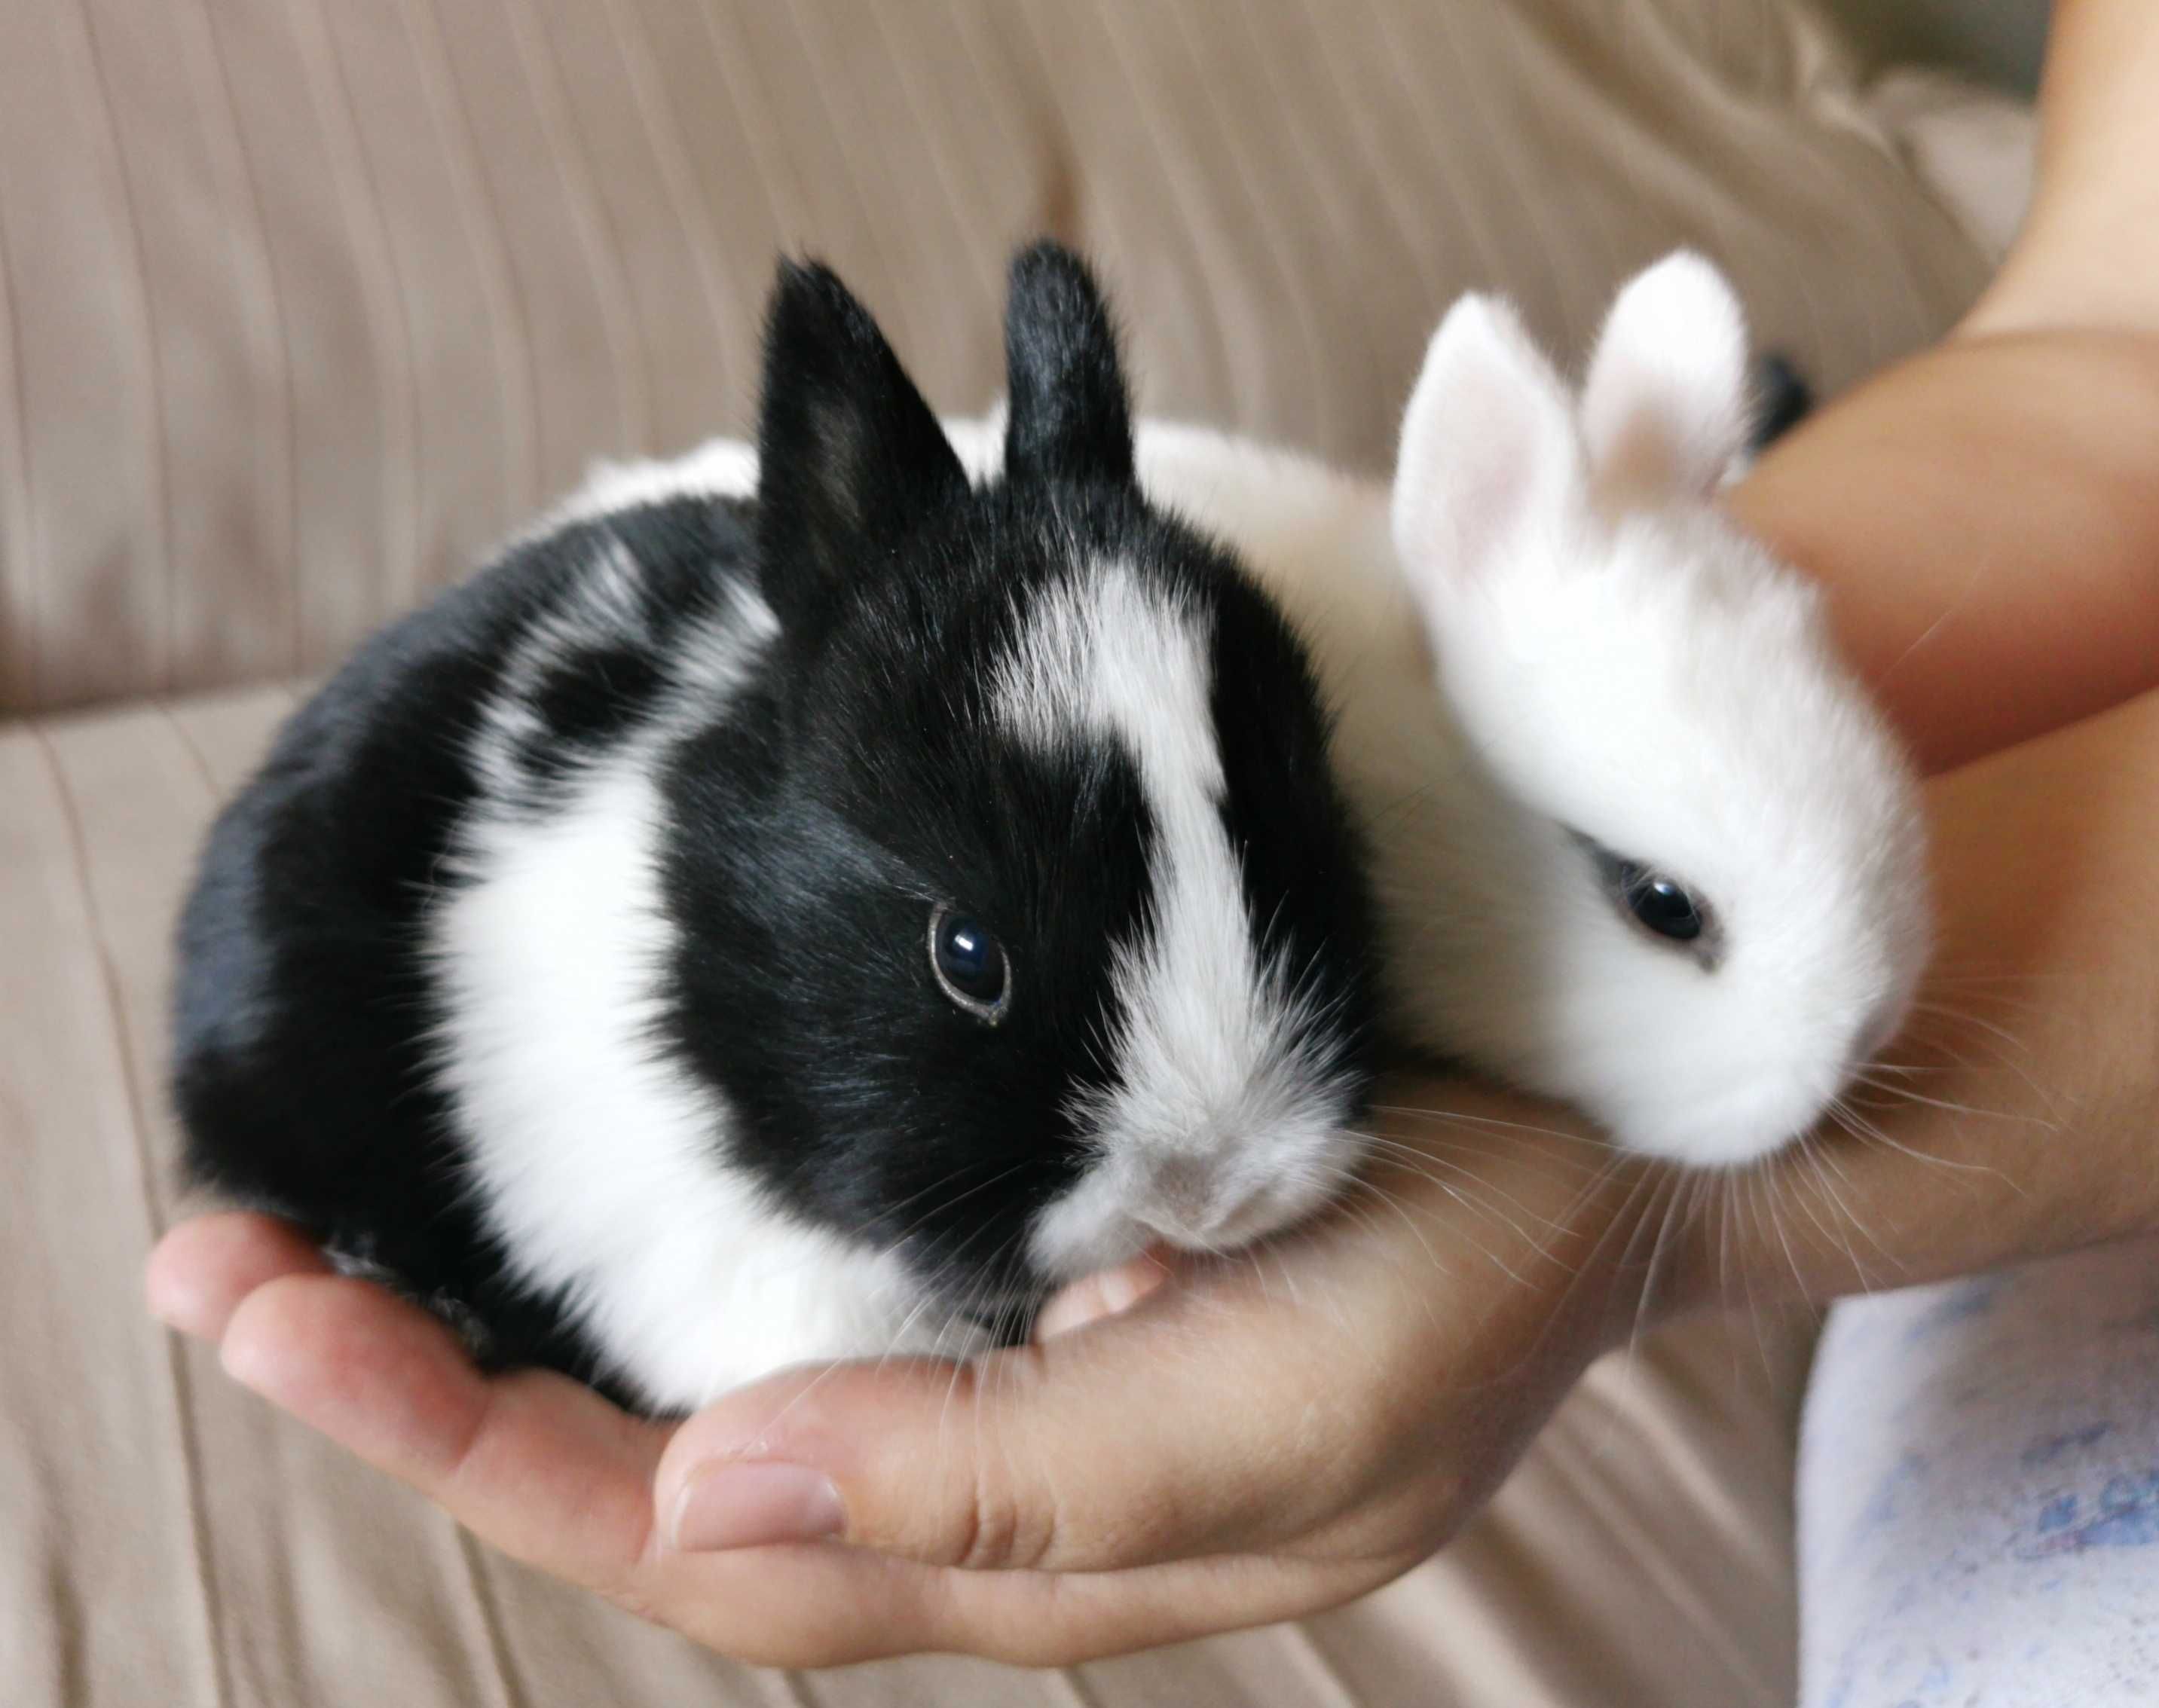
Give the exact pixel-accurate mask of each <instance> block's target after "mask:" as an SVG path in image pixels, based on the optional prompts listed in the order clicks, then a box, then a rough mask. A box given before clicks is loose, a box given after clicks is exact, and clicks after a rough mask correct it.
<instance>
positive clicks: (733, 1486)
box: [673, 1460, 847, 1554]
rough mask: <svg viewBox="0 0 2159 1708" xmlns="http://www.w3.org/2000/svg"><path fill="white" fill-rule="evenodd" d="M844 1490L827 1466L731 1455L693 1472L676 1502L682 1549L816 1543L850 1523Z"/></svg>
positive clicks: (677, 1537)
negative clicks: (815, 1467) (816, 1467)
mask: <svg viewBox="0 0 2159 1708" xmlns="http://www.w3.org/2000/svg"><path fill="white" fill-rule="evenodd" d="M846 1528H847V1513H846V1511H845V1510H844V1509H842V1508H841V1505H840V1491H839V1490H838V1489H837V1488H834V1487H833V1486H832V1479H831V1478H829V1477H827V1476H826V1475H825V1473H823V1472H821V1471H812V1470H810V1469H809V1468H808V1467H805V1466H801V1465H779V1464H774V1463H772V1462H769V1461H765V1460H728V1461H723V1462H720V1463H718V1464H715V1465H709V1466H706V1467H703V1468H702V1469H699V1470H696V1471H693V1472H691V1473H690V1480H689V1481H688V1482H687V1483H685V1484H684V1485H683V1488H682V1493H681V1495H680V1496H679V1497H677V1498H676V1502H675V1524H674V1531H673V1534H674V1545H675V1550H676V1552H677V1553H681V1554H710V1553H717V1552H718V1551H719V1550H722V1549H725V1548H761V1547H764V1546H765V1545H768V1544H769V1543H774V1542H816V1541H821V1540H823V1539H824V1538H826V1537H827V1536H836V1535H839V1534H840V1532H841V1530H843V1529H846Z"/></svg>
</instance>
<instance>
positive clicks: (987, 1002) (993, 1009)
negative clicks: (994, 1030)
mask: <svg viewBox="0 0 2159 1708" xmlns="http://www.w3.org/2000/svg"><path fill="white" fill-rule="evenodd" d="M929 967H930V970H931V971H933V972H934V973H935V974H936V975H937V982H938V985H939V986H940V988H942V989H943V991H944V992H945V995H946V996H950V998H951V999H952V1000H953V1001H954V1002H956V1003H957V1004H959V1006H960V1007H962V1008H964V1009H966V1011H967V1012H969V1013H970V1014H971V1015H973V1016H974V1017H976V1019H977V1020H981V1021H986V1022H988V1023H989V1024H990V1025H991V1026H995V1025H996V1024H997V1022H999V1021H1000V1020H1002V1019H1003V1018H1004V1017H1005V1009H1006V1007H1007V1005H1008V1004H1009V1003H1010V1002H1011V1001H1012V970H1011V967H1010V965H1008V964H1007V961H1006V960H1005V951H1004V947H1003V945H1001V944H1000V943H999V942H998V941H997V939H996V938H995V937H993V936H991V934H990V932H989V930H988V929H987V928H986V927H985V926H984V925H983V924H982V922H981V920H979V919H976V918H975V917H974V916H973V915H972V914H963V913H961V912H960V910H959V909H958V908H955V907H953V906H951V905H950V903H944V902H940V903H938V904H937V906H936V907H935V908H932V909H931V910H930V914H929Z"/></svg>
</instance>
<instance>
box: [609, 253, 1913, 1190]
mask: <svg viewBox="0 0 2159 1708" xmlns="http://www.w3.org/2000/svg"><path fill="white" fill-rule="evenodd" d="M1747 366H1748V363H1747V339H1746V332H1745V327H1744V323H1743V320H1742V314H1741V310H1740V307H1739V303H1738V302H1737V298H1736V297H1735V296H1734V295H1733V293H1732V289H1731V287H1730V286H1729V285H1728V284H1727V282H1725V281H1724V279H1723V277H1722V275H1720V274H1719V273H1718V272H1716V270H1715V269H1714V268H1712V267H1711V266H1710V265H1709V264H1708V263H1707V262H1706V261H1702V260H1701V259H1699V258H1698V257H1696V256H1691V255H1687V254H1684V253H1682V254H1679V255H1675V256H1671V257H1669V258H1668V259H1666V260H1665V261H1662V262H1660V263H1659V265H1657V266H1656V267H1652V268H1650V269H1649V270H1648V271H1647V272H1644V273H1643V274H1642V275H1640V276H1639V277H1637V278H1636V279H1635V280H1634V281H1633V282H1631V283H1630V284H1629V285H1628V287H1627V288H1626V289H1625V290H1624V291H1623V292H1621V294H1620V296H1619V297H1618V300H1617V301H1616V303H1614V305H1613V309H1612V311H1611V313H1610V316H1609V318H1608V321H1607V323H1606V325H1605V328H1604V330H1603V333H1602V336H1601V338H1600V339H1599V340H1598V343H1597V348H1596V350H1595V352H1594V354H1593V356H1592V360H1591V362H1590V364H1589V368H1588V372H1587V379H1586V380H1585V382H1584V384H1583V386H1582V390H1581V392H1580V395H1579V396H1577V395H1576V394H1575V393H1574V392H1573V391H1571V390H1570V389H1569V388H1568V386H1566V382H1565V381H1564V380H1562V379H1561V376H1560V375H1559V374H1558V373H1557V372H1556V370H1554V369H1553V367H1552V365H1551V363H1550V362H1549V361H1547V360H1546V359H1545V357H1544V355H1542V354H1541V353H1540V351H1539V350H1538V349H1536V348H1535V345H1534V344H1532V342H1531V341H1530V338H1529V336H1528V334H1527V333H1526V332H1525V330H1524V329H1523V327H1522V325H1521V323H1520V321H1519V319H1518V318H1516V317H1515V315H1514V313H1513V312H1512V311H1511V310H1510V309H1509V308H1508V307H1507V306H1506V305H1505V304H1504V303H1502V302H1499V301H1497V300H1495V299H1494V298H1489V297H1484V296H1471V297H1468V298H1464V299H1463V301H1462V302H1461V303H1458V304H1457V306H1456V307H1455V308H1454V309H1453V310H1452V312H1451V313H1449V314H1448V315H1447V318H1446V319H1445V320H1444V321H1443V323H1442V324H1441V326H1440V328H1439V329H1438V331H1437V333H1436V334H1434V336H1433V338H1432V344H1431V347H1430V349H1429V350H1428V351H1427V353H1426V360H1425V365H1424V368H1423V370H1422V373H1421V375H1420V377H1419V379H1418V381H1417V384H1416V389H1415V391H1414V393H1413V395H1412V396H1411V401H1410V403H1409V406H1408V409H1407V411H1406V416H1405V418H1404V422H1403V427H1402V435H1401V450H1400V454H1399V458H1398V463H1397V467H1396V471H1395V482H1394V485H1393V487H1392V489H1391V491H1390V489H1388V488H1386V487H1385V486H1382V485H1380V484H1376V483H1374V482H1370V481H1367V480H1363V479H1357V478H1355V477H1354V476H1351V475H1348V474H1342V473H1339V472H1338V471H1336V470H1333V469H1331V468H1328V467H1326V466H1324V465H1323V464H1322V463H1318V462H1315V461H1313V460H1312V459H1311V458H1307V457H1304V456H1302V455H1299V454H1297V453H1294V452H1288V451H1281V450H1276V449H1273V448H1268V447H1265V446H1261V445H1256V444H1254V443H1250V442H1249V441H1245V440H1240V439H1237V438H1233V437H1228V436H1225V435H1224V434H1221V433H1219V432H1212V431H1210V430H1208V429H1205V428H1200V427H1186V426H1181V425H1178V424H1174V423H1169V422H1152V421H1150V422H1142V424H1141V427H1140V429H1139V432H1138V460H1139V468H1140V476H1141V480H1142V484H1143V485H1144V486H1145V487H1146V489H1147V493H1148V495H1149V496H1150V498H1151V499H1153V500H1154V501H1155V502H1156V503H1157V504H1158V505H1162V507H1164V508H1165V509H1168V510H1174V511H1176V512H1178V513H1179V514H1181V515H1184V516H1186V517H1188V518H1189V519H1190V520H1193V521H1194V522H1196V523H1198V524H1199V525H1201V526H1203V527H1204V528H1207V529H1209V530H1210V531H1214V532H1215V533H1217V534H1219V536H1221V537H1223V538H1224V539H1225V540H1227V541H1231V542H1233V543H1234V545H1235V547H1236V549H1237V550H1238V551H1239V552H1240V555H1241V556H1242V557H1243V558H1244V559H1245V562H1247V563H1248V564H1250V566H1251V567H1252V569H1253V570H1254V572H1255V573H1256V574H1257V575H1258V577H1260V579H1261V581H1262V582H1264V583H1265V584H1266V587H1268V589H1269V591H1270V592H1271V593H1273V594H1274V596H1275V597H1276V599H1277V600H1278V601H1279V602H1280V603H1281V606H1282V608H1284V609H1285V610H1286V611H1287V613H1289V615H1290V617H1291V619H1292V622H1293V623H1294V624H1295V625H1296V626H1297V629H1298V630H1299V631H1300V633H1301V634H1302V636H1303V637H1304V639H1306V641H1307V644H1308V645H1309V646H1310V648H1311V650H1312V655H1313V658H1314V660H1315V661H1316V662H1317V664H1318V667H1319V670H1320V674H1321V675H1322V678H1323V686H1324V688H1325V690H1326V692H1327V696H1328V699H1329V701H1331V703H1332V705H1333V708H1334V711H1335V712H1336V728H1335V734H1334V741H1333V758H1334V761H1335V763H1336V766H1337V768H1338V773H1339V774H1340V777H1341V779H1342V782H1343V785H1344V789H1345V790H1346V792H1347V793H1348V794H1349V798H1350V800H1351V802H1352V805H1353V806H1354V808H1355V809H1356V810H1357V811H1358V814H1359V819H1360V821H1361V828H1362V830H1363V831H1364V838H1365V841H1366V842H1367V843H1368V845H1369V847H1370V849H1371V851H1372V856H1373V860H1374V872H1375V889H1376V892H1377V894H1378V898H1379V900H1380V907H1381V912H1382V921H1383V931H1382V937H1383V941H1384V945H1385V986H1386V992H1387V999H1388V1000H1387V1002H1386V1005H1385V1007H1386V1011H1387V1013H1388V1015H1389V1017H1390V1020H1391V1022H1392V1024H1393V1027H1394V1029H1395V1031H1396V1032H1397V1033H1399V1034H1400V1035H1401V1037H1402V1038H1404V1040H1405V1041H1406V1042H1407V1043H1411V1044H1412V1045H1414V1046H1416V1047H1419V1048H1422V1049H1425V1050H1426V1051H1430V1052H1432V1053H1438V1054H1441V1055H1443V1056H1447V1057H1452V1058H1457V1059H1461V1060H1463V1061H1466V1062H1468V1063H1470V1064H1473V1065H1475V1066H1477V1067H1479V1068H1481V1069H1484V1070H1486V1071H1488V1072H1490V1073H1493V1074H1498V1075H1499V1076H1501V1077H1503V1078H1504V1079H1509V1080H1511V1081H1512V1082H1514V1084H1519V1085H1520V1086H1523V1087H1525V1088H1526V1089H1530V1090H1534V1091H1537V1092H1540V1093H1543V1094H1545V1095H1550V1096H1554V1097H1558V1098H1562V1099H1566V1100H1570V1101H1571V1102H1573V1103H1575V1104H1576V1105H1578V1106H1580V1107H1581V1108H1582V1109H1584V1110H1587V1112H1588V1113H1590V1114H1591V1115H1594V1116H1596V1117H1597V1119H1598V1120H1599V1121H1601V1122H1602V1124H1603V1125H1604V1126H1606V1127H1607V1128H1608V1130H1609V1131H1611V1132H1612V1133H1613V1135H1614V1136H1616V1137H1617V1138H1618V1140H1619V1141H1620V1142H1622V1143H1623V1144H1624V1145H1627V1146H1629V1147H1631V1148H1633V1149H1636V1150H1639V1151H1643V1152H1651V1153H1654V1154H1659V1155H1664V1156H1668V1157H1676V1158H1679V1159H1680V1160H1683V1161H1685V1162H1693V1163H1698V1164H1705V1165H1714V1164H1733V1163H1742V1162H1748V1161H1751V1160H1753V1159H1754V1158H1756V1157H1761V1156H1763V1155H1764V1154H1766V1153H1768V1152H1771V1151H1773V1150H1774V1149H1776V1148H1777V1147H1778V1146H1780V1145H1782V1144H1784V1142H1785V1141H1788V1140H1789V1139H1791V1138H1793V1137H1794V1136H1796V1135H1798V1134H1799V1133H1800V1132H1802V1131H1804V1130H1805V1129H1806V1128H1807V1127H1809V1126H1811V1125H1813V1124H1814V1123H1815V1121H1817V1120H1819V1119H1820V1117H1821V1116H1822V1115H1823V1113H1824V1111H1825V1109H1826V1108H1827V1107H1828V1106H1829V1105H1830V1104H1831V1103H1832V1101H1833V1100H1835V1098H1836V1097H1837V1096H1838V1095H1840V1094H1841V1093H1842V1092H1843V1091H1844V1090H1845V1089H1846V1087H1847V1085H1848V1084H1849V1082H1850V1080H1851V1075H1852V1074H1853V1073H1854V1071H1855V1070H1856V1069H1858V1068H1860V1067H1861V1064H1864V1063H1865V1062H1866V1060H1867V1059H1868V1058H1870V1057H1871V1056H1872V1053H1873V1052H1874V1051H1875V1050H1876V1049H1877V1048H1878V1047H1879V1046H1880V1045H1881V1044H1882V1043H1883V1042H1885V1041H1886V1040H1887V1037H1888V1036H1889V1035H1890V1033H1892V1032H1893V1031H1894V1030H1895V1028H1896V1027H1897V1025H1898V1022H1900V1020H1901V1019H1902V1017H1903V1014H1904V1012H1905V1010H1906V1008H1907V1007H1908V1005H1909V1002H1910V1001H1911V998H1912V995H1913V988H1914V986H1915V985H1916V982H1917V980H1918V975H1919V972H1920V970H1921V969H1922V967H1923V963H1924V960H1925V955H1926V950H1927V945H1928V938H1929V930H1928V909H1927V895H1926V882H1925V872H1924V847H1923V838H1922V835H1921V831H1920V818H1919V814H1918V796H1917V789H1916V786H1915V783H1914V779H1913V775H1912V773H1911V771H1910V769H1909V766H1908V763H1907V762H1906V760H1905V759H1904V758H1903V754H1902V752H1901V750H1900V748H1898V744H1897V743H1896V742H1895V741H1894V739H1893V738H1892V736H1891V735H1890V733H1889V732H1888V731H1887V728H1886V727H1885V726H1884V725H1883V723H1882V720H1881V718H1880V717H1879V716H1878V715H1877V713H1876V712H1875V711H1874V710H1873V708H1872V703H1871V701H1869V699H1868V697H1867V696H1866V693H1865V691H1863V689H1862V688H1861V686H1860V684H1859V683H1858V682H1857V681H1856V680H1855V679H1854V678H1853V677H1852V675H1851V673H1850V672H1849V670H1847V669H1846V667H1845V665H1844V664H1843V663H1842V661H1841V659H1840V658H1839V656H1838V655H1837V652H1836V650H1835V644H1834V642H1833V639H1832V637H1831V636H1830V632H1829V629H1828V624H1827V622H1826V620H1825V614H1824V611H1823V608H1822V599H1821V597H1820V593H1819V590H1818V589H1817V588H1816V587H1815V586H1814V584H1813V583H1811V582H1809V581H1807V580H1806V579H1805V578H1804V577H1801V576H1800V575H1799V574H1798V573H1797V572H1794V571H1793V570H1792V569H1790V568H1789V567H1786V566H1785V565H1784V564H1782V563H1779V562H1778V561H1777V560H1776V559H1775V558H1774V557H1773V556H1771V554H1770V553H1769V552H1768V551H1766V550H1765V549H1764V548H1763V546H1761V545H1760V544H1758V542H1756V541H1753V540H1752V539H1750V538H1749V537H1747V536H1746V535H1745V534H1743V533H1742V532H1741V531H1739V530H1738V529H1737V527H1736V526H1734V525H1733V524H1732V522H1731V521H1730V520H1727V518H1726V517H1725V516H1724V515H1722V512H1721V511H1720V510H1719V509H1718V508H1717V507H1716V504H1715V502H1714V499H1715V496H1716V492H1717V490H1718V489H1719V488H1720V487H1721V486H1722V484H1724V482H1725V480H1726V479H1727V476H1728V474H1730V473H1731V472H1732V469H1733V468H1735V467H1736V466H1737V463H1738V462H1739V461H1740V460H1741V459H1742V458H1743V457H1744V456H1745V455H1746V454H1747V449H1748V426H1749V411H1748V409H1747ZM947 431H948V432H949V434H950V437H951V438H952V441H953V443H954V444H955V447H956V448H958V450H959V451H960V455H961V457H962V458H963V459H964V460H966V463H968V466H969V468H970V469H971V472H972V473H973V474H975V475H976V478H977V479H983V478H987V477H988V476H990V475H991V474H993V473H994V471H995V469H996V468H997V466H998V459H999V458H1000V456H1001V454H1002V449H1001V447H1002V436H1001V433H1000V431H999V425H998V422H997V418H996V417H990V418H987V419H983V420H971V421H964V422H949V423H947ZM753 471H754V459H753V458H751V457H749V456H748V449H747V448H746V447H743V446H740V445H731V444H728V443H725V442H717V443H714V444H712V445H710V446H707V447H706V448H704V449H702V451H700V452H697V453H693V454H692V455H691V456H690V457H688V458H684V459H682V460H681V462H679V463H674V464H661V463H645V464H634V465H629V466H626V467H624V468H615V469H611V470H607V471H604V472H603V474H601V475H600V477H599V478H598V479H596V480H595V481H594V483H593V485H592V487H591V488H590V489H588V492H587V493H586V494H584V495H583V496H582V499H581V500H580V501H581V502H582V503H585V504H597V505H607V504H612V503H616V502H619V501H621V499H623V498H624V496H625V495H626V494H633V493H635V492H638V491H640V490H660V489H669V488H670V487H675V486H679V485H681V484H685V483H687V484H691V485H696V484H700V483H704V482H708V481H711V482H717V483H720V484H722V485H727V484H730V483H733V484H734V489H742V488H743V486H744V485H746V484H747V483H748V480H749V479H753Z"/></svg>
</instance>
